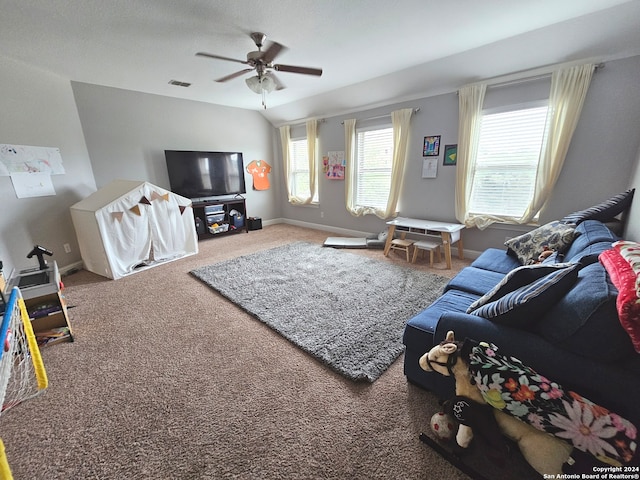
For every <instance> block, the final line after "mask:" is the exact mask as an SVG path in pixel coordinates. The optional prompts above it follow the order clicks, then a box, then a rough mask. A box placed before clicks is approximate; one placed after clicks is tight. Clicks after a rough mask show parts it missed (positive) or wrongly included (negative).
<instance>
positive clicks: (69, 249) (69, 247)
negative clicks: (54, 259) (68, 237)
mask: <svg viewBox="0 0 640 480" xmlns="http://www.w3.org/2000/svg"><path fill="white" fill-rule="evenodd" d="M63 247H64V253H71V245H69V244H68V243H65V244H64V245H63Z"/></svg>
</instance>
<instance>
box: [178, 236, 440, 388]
mask: <svg viewBox="0 0 640 480" xmlns="http://www.w3.org/2000/svg"><path fill="white" fill-rule="evenodd" d="M190 273H191V274H192V275H194V276H195V277H196V278H198V279H200V280H202V281H203V282H204V283H206V284H207V285H209V286H210V287H211V288H213V289H215V290H217V291H218V292H220V293H221V294H222V295H224V296H225V297H227V298H228V299H229V300H231V301H232V302H234V303H236V304H237V305H238V306H240V307H241V308H243V309H244V310H246V311H247V312H249V313H250V314H252V315H254V316H255V317H256V318H258V319H259V320H260V321H262V322H264V323H265V324H267V325H268V326H269V327H271V328H272V329H274V330H276V331H277V332H279V333H280V334H281V335H282V336H284V337H285V338H287V339H288V340H290V341H291V342H293V343H294V344H295V345H297V346H299V347H300V348H302V349H303V350H304V351H306V352H307V353H309V354H311V355H312V356H314V357H315V358H317V359H319V360H320V361H322V362H324V363H325V364H326V365H328V366H330V367H331V368H332V369H334V370H335V371H337V372H339V373H340V374H342V375H344V376H345V377H347V378H350V379H352V380H367V381H369V382H373V381H375V380H376V379H377V378H378V377H379V376H380V375H381V374H382V373H383V372H384V371H385V370H386V369H387V368H388V367H389V366H390V365H391V364H392V363H393V362H394V361H395V360H396V359H397V358H398V356H400V354H401V353H402V352H403V351H404V346H403V344H402V334H403V331H404V326H405V324H406V322H407V321H408V320H409V319H411V318H412V317H413V316H414V315H416V314H417V313H419V312H420V311H422V310H423V309H425V308H426V307H427V306H429V305H430V304H431V302H433V301H434V300H435V299H436V298H437V297H438V295H439V294H440V293H441V291H442V287H443V286H444V285H445V284H446V282H447V281H448V279H447V278H445V277H442V276H439V275H434V274H431V273H426V272H423V271H418V270H414V269H411V268H408V267H400V266H396V265H391V264H388V263H384V262H382V261H379V260H374V259H371V258H367V257H364V256H361V255H357V254H353V253H348V252H344V251H342V250H335V249H332V248H326V247H322V246H320V245H317V244H311V243H306V242H296V243H291V244H287V245H283V246H281V247H277V248H273V249H270V250H266V251H262V252H258V253H254V254H251V255H246V256H243V257H239V258H235V259H232V260H227V261H223V262H220V263H216V264H213V265H209V266H206V267H200V268H197V269H195V270H192V271H191V272H190Z"/></svg>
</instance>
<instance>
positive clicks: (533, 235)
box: [504, 221, 578, 265]
mask: <svg viewBox="0 0 640 480" xmlns="http://www.w3.org/2000/svg"><path fill="white" fill-rule="evenodd" d="M577 236H578V233H577V232H576V230H575V225H569V224H564V223H561V222H558V221H554V222H550V223H547V224H546V225H543V226H541V227H539V228H536V229H535V230H532V231H530V232H529V233H525V234H524V235H520V236H519V237H515V238H511V239H509V240H507V241H506V242H504V244H505V245H506V246H507V247H508V248H509V250H511V251H512V252H513V253H515V255H516V256H517V257H518V260H519V261H520V263H521V264H522V265H530V264H532V263H534V262H536V261H537V260H538V257H539V256H540V254H541V253H542V250H543V249H544V247H545V246H546V247H548V248H550V249H551V250H553V251H555V252H563V251H564V250H565V249H567V248H568V247H569V246H570V245H571V242H573V239H574V238H576V237H577Z"/></svg>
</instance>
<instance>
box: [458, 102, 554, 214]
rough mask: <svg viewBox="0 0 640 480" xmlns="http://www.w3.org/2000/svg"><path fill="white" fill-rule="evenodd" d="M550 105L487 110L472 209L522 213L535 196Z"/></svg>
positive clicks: (479, 145) (472, 195)
mask: <svg viewBox="0 0 640 480" xmlns="http://www.w3.org/2000/svg"><path fill="white" fill-rule="evenodd" d="M547 110H548V106H547V105H546V104H545V105H540V104H539V103H538V104H537V105H527V106H525V107H522V106H521V107H520V108H518V109H513V108H511V109H510V110H508V111H504V109H502V110H501V111H497V112H496V111H495V110H494V111H485V112H484V113H483V115H482V120H481V124H480V141H479V144H478V153H477V159H476V163H475V169H474V172H473V185H472V188H471V196H470V202H469V213H471V214H475V215H496V216H505V217H517V218H519V217H522V216H523V215H524V212H525V210H526V209H527V207H528V206H529V204H530V203H531V200H532V198H533V194H534V189H535V184H536V176H537V170H538V162H539V161H540V151H541V148H542V141H543V138H544V133H545V126H546V119H547Z"/></svg>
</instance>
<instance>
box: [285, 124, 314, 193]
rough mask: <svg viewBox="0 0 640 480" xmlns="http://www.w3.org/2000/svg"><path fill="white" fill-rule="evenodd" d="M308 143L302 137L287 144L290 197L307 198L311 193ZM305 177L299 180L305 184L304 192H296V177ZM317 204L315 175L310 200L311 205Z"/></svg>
mask: <svg viewBox="0 0 640 480" xmlns="http://www.w3.org/2000/svg"><path fill="white" fill-rule="evenodd" d="M308 145H309V142H308V139H307V137H306V136H304V137H296V138H292V139H291V140H290V144H289V152H290V155H291V168H290V172H289V188H290V189H291V192H290V193H291V195H292V196H298V197H307V198H308V197H309V192H310V191H311V186H310V185H309V177H310V175H309V148H308ZM299 176H302V177H304V176H306V182H305V180H301V182H305V183H306V187H301V188H300V190H302V188H306V190H305V191H304V192H302V191H300V192H299V191H298V188H296V187H297V186H299V185H298V177H299ZM318 202H319V195H318V175H317V173H316V189H315V194H314V196H313V198H312V199H311V203H312V204H317V203H318Z"/></svg>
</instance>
